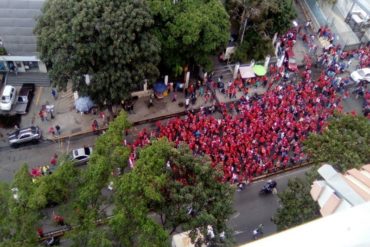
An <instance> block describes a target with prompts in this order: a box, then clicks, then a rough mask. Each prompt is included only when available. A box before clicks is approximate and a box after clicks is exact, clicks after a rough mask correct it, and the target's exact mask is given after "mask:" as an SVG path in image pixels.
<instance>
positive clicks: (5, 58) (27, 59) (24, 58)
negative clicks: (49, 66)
mask: <svg viewBox="0 0 370 247" xmlns="http://www.w3.org/2000/svg"><path fill="white" fill-rule="evenodd" d="M0 61H12V62H39V61H40V59H38V58H37V57H36V56H0Z"/></svg>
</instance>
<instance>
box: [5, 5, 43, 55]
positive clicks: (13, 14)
mask: <svg viewBox="0 0 370 247" xmlns="http://www.w3.org/2000/svg"><path fill="white" fill-rule="evenodd" d="M44 2H45V0H0V36H1V38H2V40H3V45H4V47H5V49H6V50H7V51H8V53H9V54H11V55H18V56H35V55H37V52H36V37H35V36H34V34H33V29H34V27H35V25H36V17H37V16H38V15H40V14H41V8H42V6H43V4H44Z"/></svg>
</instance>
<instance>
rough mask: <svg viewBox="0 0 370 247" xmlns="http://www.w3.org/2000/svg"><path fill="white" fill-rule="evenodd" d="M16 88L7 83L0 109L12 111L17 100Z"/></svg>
mask: <svg viewBox="0 0 370 247" xmlns="http://www.w3.org/2000/svg"><path fill="white" fill-rule="evenodd" d="M15 94H16V90H15V87H13V86H9V85H6V86H5V87H4V90H3V94H2V95H1V101H0V110H3V111H10V110H11V109H12V105H13V103H14V101H15Z"/></svg>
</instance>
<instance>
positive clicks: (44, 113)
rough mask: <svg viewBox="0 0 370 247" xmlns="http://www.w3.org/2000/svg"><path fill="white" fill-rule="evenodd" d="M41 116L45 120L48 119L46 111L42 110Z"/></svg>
mask: <svg viewBox="0 0 370 247" xmlns="http://www.w3.org/2000/svg"><path fill="white" fill-rule="evenodd" d="M42 116H43V117H44V119H45V120H46V121H49V119H48V112H47V111H45V110H42Z"/></svg>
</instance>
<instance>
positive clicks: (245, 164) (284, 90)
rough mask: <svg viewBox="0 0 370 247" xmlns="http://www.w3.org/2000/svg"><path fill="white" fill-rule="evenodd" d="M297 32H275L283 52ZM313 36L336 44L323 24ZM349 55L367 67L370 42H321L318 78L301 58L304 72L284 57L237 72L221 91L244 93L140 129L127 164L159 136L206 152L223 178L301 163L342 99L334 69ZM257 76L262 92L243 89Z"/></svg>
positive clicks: (243, 177) (214, 84) (233, 178)
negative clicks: (256, 71) (247, 75)
mask: <svg viewBox="0 0 370 247" xmlns="http://www.w3.org/2000/svg"><path fill="white" fill-rule="evenodd" d="M298 31H299V30H298V29H297V28H296V29H292V30H290V31H288V32H287V34H285V35H283V36H282V37H281V38H280V42H281V48H280V49H279V50H280V51H281V53H282V52H285V53H286V55H287V56H288V59H289V55H290V54H291V53H292V47H293V45H294V44H295V42H296V39H297V36H298V35H297V32H298ZM317 35H319V36H325V37H326V38H327V39H329V40H330V44H334V43H333V40H334V39H333V35H331V32H330V30H329V29H328V28H326V27H322V28H320V30H319V32H318V33H317ZM306 39H307V37H306ZM310 43H311V42H310ZM353 57H355V58H358V59H359V61H360V66H361V67H362V66H368V65H369V62H370V60H369V58H370V46H367V47H363V48H360V49H357V50H353V51H348V52H343V51H342V50H341V48H340V46H334V45H332V46H329V47H327V48H324V49H323V51H322V54H321V55H320V56H318V63H319V64H321V65H322V68H323V69H322V72H321V74H320V75H319V76H318V78H317V79H316V80H313V78H312V76H311V74H312V71H311V61H308V60H309V59H305V62H306V66H304V68H303V71H302V72H300V71H292V70H291V69H290V67H289V64H288V61H287V60H286V61H284V62H283V64H282V66H281V67H280V68H277V67H276V66H271V67H270V73H269V76H268V77H266V76H263V77H260V78H259V77H257V78H255V79H253V81H251V80H247V81H244V83H242V81H241V80H240V78H238V79H236V80H235V81H234V82H228V85H226V87H225V88H226V90H225V91H224V92H226V94H227V95H228V96H229V97H230V98H234V97H236V96H235V95H236V91H237V90H239V91H241V92H243V96H242V97H241V98H240V99H239V100H237V101H235V102H233V103H228V104H227V105H226V104H223V103H220V104H218V105H217V108H218V110H219V112H220V113H221V117H219V118H216V117H215V116H213V115H208V114H207V112H206V111H205V110H204V109H203V110H201V111H200V112H198V113H193V112H191V111H190V112H189V113H188V115H187V116H186V117H185V118H179V117H178V118H175V119H171V120H169V121H168V122H167V123H166V124H161V123H157V129H156V130H153V131H151V132H149V131H147V130H146V129H144V130H143V131H141V132H140V133H139V135H138V138H137V139H136V140H135V142H134V143H133V144H132V145H131V147H132V150H133V152H132V154H131V156H130V164H131V166H133V165H134V163H135V158H136V155H137V154H136V150H137V148H138V147H143V146H145V145H148V144H150V142H151V139H152V138H161V137H166V138H168V139H169V140H170V141H171V142H174V143H175V144H176V145H179V144H180V143H182V142H185V143H187V144H188V145H189V147H190V149H191V150H192V151H193V153H194V155H208V156H209V157H210V159H211V164H212V166H213V167H215V166H216V165H217V164H222V170H223V174H224V181H230V182H238V183H240V182H242V181H247V180H248V181H250V180H252V179H253V177H255V176H258V175H262V174H264V173H268V172H273V171H276V170H278V169H281V168H285V167H287V166H291V165H294V164H299V163H301V162H302V161H304V160H305V158H306V155H305V153H304V152H303V151H302V146H303V141H304V140H305V139H306V138H307V137H308V135H309V134H310V133H317V132H321V131H322V130H323V129H324V128H325V127H326V125H327V119H328V118H329V117H330V116H332V115H333V113H334V111H335V110H339V111H341V110H342V109H341V108H342V106H341V99H342V97H341V95H339V93H340V94H343V97H344V98H345V92H344V88H345V86H346V85H345V83H344V82H343V81H342V78H339V79H338V75H339V74H340V73H342V72H343V71H344V70H345V69H347V68H348V66H349V64H350V59H352V58H353ZM291 73H294V74H296V75H297V76H298V80H294V81H292V79H291V77H289V74H291ZM257 81H260V82H262V83H261V84H263V86H264V87H267V91H266V92H265V93H264V94H263V95H257V94H255V95H252V96H251V95H250V94H248V88H249V87H250V86H251V85H250V84H251V82H252V84H255V83H256V82H257ZM221 83H222V82H221ZM219 84H220V80H218V81H216V80H212V78H208V81H207V85H211V87H212V88H213V89H214V90H217V89H219V88H220V87H219V86H218V85H219ZM257 86H259V85H257ZM338 96H340V97H338Z"/></svg>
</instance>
